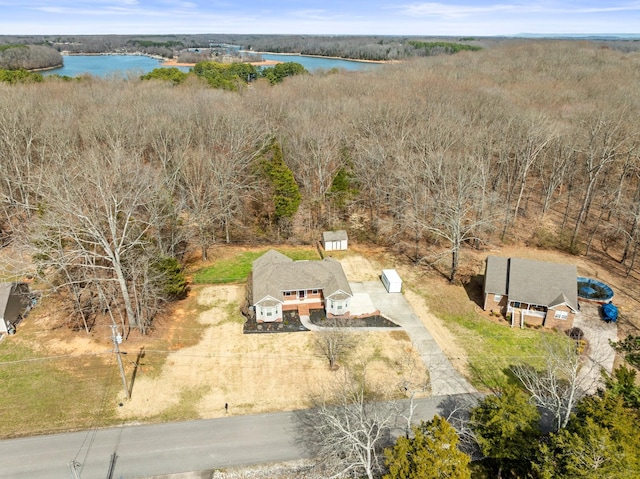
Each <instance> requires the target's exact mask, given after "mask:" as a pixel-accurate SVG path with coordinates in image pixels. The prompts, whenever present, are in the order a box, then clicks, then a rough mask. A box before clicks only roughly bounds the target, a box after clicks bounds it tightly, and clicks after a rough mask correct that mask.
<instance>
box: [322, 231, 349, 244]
mask: <svg viewBox="0 0 640 479" xmlns="http://www.w3.org/2000/svg"><path fill="white" fill-rule="evenodd" d="M322 239H323V240H324V241H325V243H326V242H327V241H342V240H346V239H347V232H346V231H345V230H338V231H325V232H324V233H322Z"/></svg>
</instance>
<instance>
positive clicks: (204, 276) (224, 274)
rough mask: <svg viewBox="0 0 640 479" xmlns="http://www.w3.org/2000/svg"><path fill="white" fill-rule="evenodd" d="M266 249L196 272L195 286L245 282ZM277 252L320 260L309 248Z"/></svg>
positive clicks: (285, 249)
mask: <svg viewBox="0 0 640 479" xmlns="http://www.w3.org/2000/svg"><path fill="white" fill-rule="evenodd" d="M267 251H268V249H264V250H259V251H248V252H244V253H240V254H238V255H236V256H234V257H233V258H227V259H221V260H219V261H216V262H215V263H214V264H212V265H211V266H207V267H206V268H202V269H199V270H197V271H196V272H195V273H194V275H193V282H194V283H195V284H220V283H238V282H242V281H245V280H246V279H247V275H248V274H249V272H250V271H251V264H252V263H253V261H254V260H255V259H257V258H259V257H260V256H262V255H263V254H264V253H266V252H267ZM278 251H279V252H280V253H282V254H284V255H286V256H288V257H289V258H291V259H293V260H303V259H320V255H319V254H318V251H317V250H316V249H315V248H313V247H310V246H307V247H297V248H296V247H287V248H278Z"/></svg>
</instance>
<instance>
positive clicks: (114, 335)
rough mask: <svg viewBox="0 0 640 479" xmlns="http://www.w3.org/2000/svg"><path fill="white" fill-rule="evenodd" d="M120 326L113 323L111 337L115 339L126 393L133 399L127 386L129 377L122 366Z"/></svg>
mask: <svg viewBox="0 0 640 479" xmlns="http://www.w3.org/2000/svg"><path fill="white" fill-rule="evenodd" d="M117 328H118V326H117V325H115V324H112V325H111V339H112V340H113V352H114V353H116V358H117V359H118V366H119V367H120V376H122V385H123V386H124V395H125V397H126V398H127V399H131V396H130V395H129V388H128V387H127V377H126V376H125V375H124V367H123V366H122V358H121V357H120V354H121V353H120V343H121V342H122V335H121V334H120V333H119V332H117Z"/></svg>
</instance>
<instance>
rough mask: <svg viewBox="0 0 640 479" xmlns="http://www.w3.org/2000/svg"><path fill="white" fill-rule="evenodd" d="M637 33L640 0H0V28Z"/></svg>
mask: <svg viewBox="0 0 640 479" xmlns="http://www.w3.org/2000/svg"><path fill="white" fill-rule="evenodd" d="M170 33H176V34H178V33H245V34H246V33H261V34H323V35H340V34H344V35H424V36H438V35H442V36H444V35H447V36H460V35H464V36H469V35H475V36H495V35H518V34H522V33H533V34H543V35H544V34H547V35H551V34H638V33H640V0H638V1H625V0H599V1H594V0H542V1H535V0H534V1H526V0H521V1H517V2H515V1H511V0H457V1H454V2H451V1H443V2H432V1H426V2H421V1H419V0H418V1H412V0H406V1H403V0H400V1H393V0H367V1H362V0H342V1H334V0H323V1H318V0H304V1H295V0H279V1H277V0H270V1H261V0H209V1H205V0H0V34H5V35H26V34H31V35H91V34H170Z"/></svg>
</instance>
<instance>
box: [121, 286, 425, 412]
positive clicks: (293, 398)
mask: <svg viewBox="0 0 640 479" xmlns="http://www.w3.org/2000/svg"><path fill="white" fill-rule="evenodd" d="M243 297H244V285H228V286H210V287H206V288H202V289H201V290H200V292H199V293H198V296H197V301H198V304H199V305H200V306H201V307H202V308H204V311H202V312H200V313H199V317H198V322H199V324H201V325H202V328H203V332H202V338H201V340H200V341H199V342H197V343H196V344H194V345H192V346H188V347H183V348H181V349H180V350H179V351H175V352H171V353H170V354H169V355H168V356H167V359H166V361H165V364H164V366H163V367H162V370H161V371H160V372H159V374H157V375H152V376H145V375H144V374H140V375H139V376H138V378H137V379H136V381H135V385H134V387H133V395H132V398H131V400H130V401H125V402H124V403H123V404H124V405H123V406H122V407H120V408H119V409H118V413H119V415H120V416H121V417H122V418H123V419H124V420H132V419H144V418H149V419H153V418H157V417H160V418H161V417H163V415H165V414H170V413H171V411H172V410H173V411H175V409H176V408H184V409H185V410H190V411H191V412H190V415H191V416H192V417H200V418H212V417H219V416H223V415H225V414H254V413H262V412H269V411H282V410H292V409H299V408H303V407H305V406H306V404H307V398H308V396H309V393H310V392H311V391H313V390H314V389H315V388H317V387H318V385H323V384H329V383H330V381H331V380H332V378H333V377H334V376H335V375H336V374H340V373H339V372H337V373H336V372H332V371H329V370H328V367H327V365H328V363H327V360H326V359H324V358H323V357H321V355H320V354H319V353H318V352H317V350H316V348H315V346H314V337H315V334H316V333H314V332H297V333H290V334H287V333H282V334H243V330H242V329H243V328H242V326H243V322H244V318H243V317H242V316H241V314H240V312H239V304H240V301H242V299H243ZM353 334H354V337H355V344H356V346H355V348H354V349H353V351H352V352H350V354H349V357H348V358H347V357H345V358H342V360H341V363H342V364H343V365H344V364H346V363H347V362H348V363H352V364H366V365H367V377H368V378H369V379H370V380H371V381H372V382H374V383H376V384H377V385H378V386H379V387H384V388H385V394H386V395H388V396H390V397H391V396H397V394H398V391H399V388H398V384H397V383H398V381H395V382H394V381H389V378H400V377H402V376H403V373H404V372H405V370H407V371H408V370H409V369H408V365H407V361H408V360H407V358H409V357H412V356H414V353H413V350H412V348H411V345H410V342H409V340H408V338H407V337H406V336H402V337H399V336H398V335H395V336H393V337H392V336H390V334H389V333H387V332H363V333H353ZM414 367H415V366H414ZM419 369H420V370H421V371H422V374H425V373H424V368H422V366H421V364H419ZM225 403H226V404H228V405H229V410H228V412H226V411H225V408H224V405H225Z"/></svg>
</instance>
